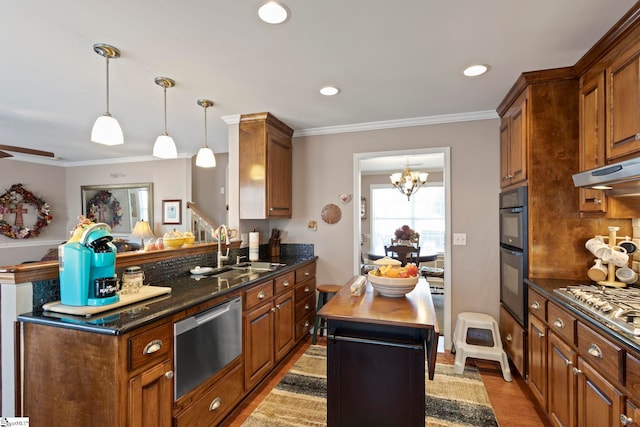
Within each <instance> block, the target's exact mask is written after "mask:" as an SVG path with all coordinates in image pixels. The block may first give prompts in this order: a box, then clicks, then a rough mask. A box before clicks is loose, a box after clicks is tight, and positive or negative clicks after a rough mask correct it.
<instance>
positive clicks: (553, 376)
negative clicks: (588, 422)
mask: <svg viewBox="0 0 640 427" xmlns="http://www.w3.org/2000/svg"><path fill="white" fill-rule="evenodd" d="M575 359H576V353H575V352H574V351H573V350H571V348H570V347H569V346H568V345H567V344H565V343H564V342H563V341H561V340H560V338H559V337H558V336H556V335H555V334H554V333H553V332H549V359H548V372H549V375H548V381H549V409H548V413H549V418H551V421H552V422H553V424H554V425H555V426H557V427H571V426H574V425H575V422H576V420H575V418H576V396H575V394H576V392H575V388H576V386H575V381H574V375H573V367H574V366H575Z"/></svg>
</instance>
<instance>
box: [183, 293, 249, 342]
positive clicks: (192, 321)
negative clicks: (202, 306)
mask: <svg viewBox="0 0 640 427" xmlns="http://www.w3.org/2000/svg"><path fill="white" fill-rule="evenodd" d="M240 308H241V306H240V298H236V299H234V300H231V301H227V302H225V303H222V304H220V305H217V306H215V307H213V308H211V309H209V310H207V311H204V312H202V313H199V314H196V315H195V316H191V317H188V318H186V319H184V320H180V321H179V322H176V323H175V325H174V328H175V334H176V335H180V334H183V333H185V332H187V331H190V330H191V329H193V328H196V327H198V326H200V325H202V324H204V323H207V322H210V321H211V320H213V319H215V318H217V317H220V316H222V315H223V314H225V313H228V312H229V311H231V310H239V309H240Z"/></svg>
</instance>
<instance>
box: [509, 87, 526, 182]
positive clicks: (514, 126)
mask: <svg viewBox="0 0 640 427" xmlns="http://www.w3.org/2000/svg"><path fill="white" fill-rule="evenodd" d="M509 127H510V130H509V175H510V177H511V184H515V183H518V182H521V181H524V180H526V179H527V98H526V96H524V97H523V98H522V99H519V101H517V104H516V108H515V110H513V112H512V113H511V117H510V119H509Z"/></svg>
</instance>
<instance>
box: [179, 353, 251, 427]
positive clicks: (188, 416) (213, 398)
mask: <svg viewBox="0 0 640 427" xmlns="http://www.w3.org/2000/svg"><path fill="white" fill-rule="evenodd" d="M242 367H243V365H242V364H239V365H238V366H237V367H235V368H234V369H233V370H232V371H231V372H229V373H228V374H227V375H226V376H224V377H223V378H222V379H221V380H220V381H218V382H217V383H216V384H215V385H214V386H213V387H211V388H210V389H209V390H208V391H207V392H206V393H205V394H204V395H203V396H202V397H201V398H200V399H198V400H196V401H195V402H194V404H193V405H191V406H190V407H189V409H187V410H186V411H185V412H183V413H182V414H180V415H179V416H178V417H177V418H176V423H175V425H176V426H177V427H199V426H212V425H217V424H218V423H219V422H220V421H221V420H222V418H223V417H225V416H226V415H227V414H228V413H229V411H231V409H233V407H234V406H235V404H236V402H237V401H238V400H239V399H240V397H241V396H242V393H243V392H244V376H243V369H242Z"/></svg>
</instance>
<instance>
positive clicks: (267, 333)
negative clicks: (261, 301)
mask: <svg viewBox="0 0 640 427" xmlns="http://www.w3.org/2000/svg"><path fill="white" fill-rule="evenodd" d="M274 311H275V308H274V307H273V305H272V304H266V305H263V306H261V307H259V308H257V309H255V310H253V311H251V312H249V313H247V314H246V315H245V319H244V334H245V344H244V364H245V388H246V389H247V390H249V389H250V388H251V387H253V386H254V385H255V384H256V383H257V382H258V381H260V379H262V377H263V376H264V375H266V374H267V373H268V372H269V371H270V370H271V368H272V367H273V366H274V364H275V360H274V351H273V342H274V341H273V318H274Z"/></svg>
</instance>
